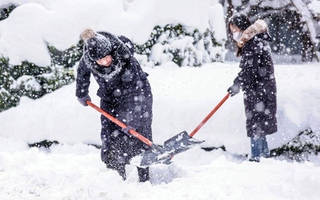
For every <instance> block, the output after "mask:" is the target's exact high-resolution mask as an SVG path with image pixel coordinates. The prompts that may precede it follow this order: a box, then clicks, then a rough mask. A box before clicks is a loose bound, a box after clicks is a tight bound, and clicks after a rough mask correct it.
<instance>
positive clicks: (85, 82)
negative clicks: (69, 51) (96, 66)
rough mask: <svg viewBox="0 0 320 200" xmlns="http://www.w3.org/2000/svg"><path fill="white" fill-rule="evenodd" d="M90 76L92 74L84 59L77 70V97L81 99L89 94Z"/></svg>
mask: <svg viewBox="0 0 320 200" xmlns="http://www.w3.org/2000/svg"><path fill="white" fill-rule="evenodd" d="M90 74H91V72H90V70H89V68H88V67H87V65H86V63H85V62H84V60H83V58H82V59H81V60H80V63H79V66H78V69H77V78H76V96H77V97H80V98H81V97H84V96H86V95H88V94H89V86H90Z"/></svg>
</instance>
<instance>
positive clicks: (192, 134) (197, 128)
mask: <svg viewBox="0 0 320 200" xmlns="http://www.w3.org/2000/svg"><path fill="white" fill-rule="evenodd" d="M229 96H230V93H228V94H227V95H226V96H225V97H224V98H223V99H222V100H221V101H220V102H219V104H218V105H217V106H216V107H215V108H214V109H213V110H212V111H211V112H210V113H209V114H208V115H207V117H206V118H204V120H202V122H201V123H200V124H199V125H198V126H197V127H196V128H195V129H194V130H193V131H192V133H191V134H190V137H193V136H194V135H195V134H196V133H197V132H198V130H199V129H200V128H201V127H202V126H203V125H204V124H205V123H206V122H207V121H208V120H209V119H210V117H211V116H212V115H213V114H214V113H215V112H216V111H217V110H218V109H219V108H220V107H221V106H222V104H223V103H224V102H225V101H226V100H227V99H228V98H229Z"/></svg>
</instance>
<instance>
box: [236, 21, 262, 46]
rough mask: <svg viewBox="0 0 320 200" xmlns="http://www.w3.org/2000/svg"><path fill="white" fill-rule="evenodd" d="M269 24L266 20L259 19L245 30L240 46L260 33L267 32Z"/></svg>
mask: <svg viewBox="0 0 320 200" xmlns="http://www.w3.org/2000/svg"><path fill="white" fill-rule="evenodd" d="M267 32H268V26H267V24H266V22H265V21H264V20H261V19H258V20H257V21H256V22H255V23H254V24H252V25H251V26H249V27H248V28H247V29H246V30H245V31H243V33H242V36H241V39H240V41H239V42H238V44H237V45H238V47H239V48H242V47H243V46H244V45H245V44H246V43H247V42H248V41H249V40H251V39H252V38H253V37H254V36H256V35H258V34H260V33H267Z"/></svg>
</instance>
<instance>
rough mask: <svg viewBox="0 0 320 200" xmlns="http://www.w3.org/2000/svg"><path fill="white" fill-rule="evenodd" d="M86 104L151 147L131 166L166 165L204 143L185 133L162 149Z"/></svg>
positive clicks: (89, 103) (91, 104) (98, 109)
mask: <svg viewBox="0 0 320 200" xmlns="http://www.w3.org/2000/svg"><path fill="white" fill-rule="evenodd" d="M86 103H87V104H88V105H89V106H91V107H92V108H94V109H95V110H97V111H98V112H100V113H101V114H102V115H104V116H105V117H106V118H108V119H109V120H111V121H112V122H114V123H115V124H117V125H118V126H120V127H121V128H122V129H123V130H125V131H126V133H128V134H131V135H133V136H134V137H136V138H137V139H139V140H140V141H142V142H143V143H145V144H147V145H148V146H150V147H151V148H150V150H147V151H145V152H143V153H142V154H140V155H138V156H135V157H134V158H132V159H131V161H130V164H131V165H135V166H138V167H148V166H150V165H152V164H157V163H166V164H169V163H170V160H171V158H172V157H173V156H174V155H176V154H178V153H181V152H183V151H186V150H188V149H191V148H192V147H193V146H195V145H197V144H200V143H202V142H204V141H200V140H197V139H194V138H191V137H190V136H189V135H188V134H187V133H186V132H185V131H184V132H182V133H180V134H178V135H176V136H174V137H172V138H170V139H168V140H167V141H165V143H164V146H163V147H160V146H158V145H156V144H154V143H153V142H152V141H150V140H149V139H147V138H145V137H144V136H143V135H141V134H140V133H138V132H137V131H135V130H134V129H132V128H131V127H128V126H127V125H126V124H124V123H123V122H121V121H120V120H118V119H116V118H115V117H113V116H112V115H110V114H109V113H107V112H106V111H104V110H102V109H101V108H99V107H98V106H96V105H95V104H93V103H92V102H91V101H86Z"/></svg>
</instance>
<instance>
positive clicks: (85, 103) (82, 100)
mask: <svg viewBox="0 0 320 200" xmlns="http://www.w3.org/2000/svg"><path fill="white" fill-rule="evenodd" d="M78 101H79V102H80V103H81V104H82V105H84V106H88V104H87V101H91V98H90V96H89V95H86V96H84V97H78Z"/></svg>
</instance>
